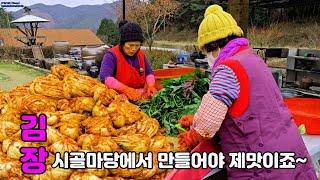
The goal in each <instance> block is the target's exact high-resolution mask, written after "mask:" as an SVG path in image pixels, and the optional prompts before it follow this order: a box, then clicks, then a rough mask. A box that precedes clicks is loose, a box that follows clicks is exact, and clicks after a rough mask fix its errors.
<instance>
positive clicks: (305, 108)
mask: <svg viewBox="0 0 320 180" xmlns="http://www.w3.org/2000/svg"><path fill="white" fill-rule="evenodd" d="M284 102H285V103H286V105H287V106H288V108H289V109H290V111H291V113H292V116H293V119H294V121H295V123H296V124H297V126H300V125H301V124H304V125H305V127H306V133H307V134H320V99H314V98H288V99H285V100H284Z"/></svg>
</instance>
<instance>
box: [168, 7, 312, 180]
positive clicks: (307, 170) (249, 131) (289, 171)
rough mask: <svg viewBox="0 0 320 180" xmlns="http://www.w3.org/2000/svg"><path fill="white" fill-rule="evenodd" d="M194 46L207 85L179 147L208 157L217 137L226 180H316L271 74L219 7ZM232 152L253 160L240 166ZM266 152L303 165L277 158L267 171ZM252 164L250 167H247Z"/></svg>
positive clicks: (200, 172) (186, 173)
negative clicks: (202, 57) (205, 65)
mask: <svg viewBox="0 0 320 180" xmlns="http://www.w3.org/2000/svg"><path fill="white" fill-rule="evenodd" d="M198 45H199V47H200V49H202V50H203V51H204V52H206V54H207V58H208V61H209V64H210V66H211V70H212V73H211V75H212V80H211V83H210V88H209V91H208V93H207V94H205V95H204V96H203V98H202V102H201V105H200V107H199V109H198V110H197V112H196V114H195V115H194V117H193V122H192V125H191V126H190V130H189V131H188V132H186V133H184V134H181V135H180V136H179V144H180V145H181V146H183V147H189V148H190V149H193V148H194V147H195V148H194V149H193V151H196V152H208V151H209V152H210V149H211V150H214V148H213V140H212V138H213V136H214V135H217V136H218V137H219V139H220V142H219V144H220V145H221V150H222V153H223V154H224V156H225V159H224V162H225V168H226V169H227V174H228V179H237V180H244V179H267V180H269V179H270V180H271V179H272V180H273V179H286V180H291V179H297V180H300V179H301V180H304V179H308V180H317V177H316V173H315V170H314V168H313V165H312V161H311V159H310V156H309V154H308V151H307V149H306V147H305V145H304V142H303V140H302V137H301V135H300V134H299V131H298V129H297V126H296V125H295V124H294V121H293V120H292V117H291V114H290V112H289V110H288V108H287V107H286V106H285V104H284V102H283V99H282V97H281V93H280V90H279V88H278V87H277V85H276V83H275V81H274V79H273V76H272V74H271V72H270V71H269V69H268V67H267V65H266V64H265V63H264V61H263V60H262V59H261V58H260V57H259V56H257V55H256V54H255V52H254V51H253V50H252V49H251V48H250V47H249V42H248V40H247V39H246V38H243V31H242V30H241V28H240V27H239V26H238V25H237V23H236V21H235V20H234V19H233V17H232V16H231V15H230V14H228V13H227V12H225V11H223V9H222V8H221V7H220V6H218V5H212V6H210V7H208V8H207V10H206V12H205V17H204V19H203V21H202V22H201V24H200V27H199V31H198ZM211 152H212V151H211ZM237 152H244V153H252V154H255V155H256V158H254V157H253V156H254V155H252V154H251V156H250V157H251V160H250V159H248V160H249V161H247V162H241V160H243V159H244V158H241V157H240V156H235V155H234V156H231V155H232V154H231V153H235V154H237ZM258 152H259V153H261V156H260V157H259V155H257V153H258ZM267 152H268V153H276V152H278V153H282V152H292V153H295V157H301V158H306V159H307V160H308V161H307V162H306V163H295V162H293V163H294V165H293V166H290V167H289V166H288V164H287V163H281V161H279V158H280V157H281V154H280V155H279V158H276V160H274V159H271V162H273V163H274V164H273V165H272V166H271V168H270V167H267V166H265V164H264V163H266V162H267V161H262V157H264V153H267ZM269 157H270V156H269ZM280 159H281V158H280ZM245 160H246V159H245ZM252 160H253V161H254V162H256V164H254V165H253V166H252ZM267 164H268V166H269V165H270V163H267ZM281 168H282V169H281ZM209 171H210V169H204V168H200V169H199V168H198V169H195V168H191V169H183V170H174V171H173V173H171V174H170V175H169V176H168V177H167V178H166V179H181V180H182V179H202V178H203V176H204V175H206V174H207V173H208V172H209Z"/></svg>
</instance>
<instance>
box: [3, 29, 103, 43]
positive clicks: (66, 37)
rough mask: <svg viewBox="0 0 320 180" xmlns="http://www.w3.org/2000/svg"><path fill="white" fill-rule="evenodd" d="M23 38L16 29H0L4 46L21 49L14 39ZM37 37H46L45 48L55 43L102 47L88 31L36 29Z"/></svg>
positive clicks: (97, 39) (96, 38)
mask: <svg viewBox="0 0 320 180" xmlns="http://www.w3.org/2000/svg"><path fill="white" fill-rule="evenodd" d="M17 36H20V37H21V36H24V35H23V34H22V33H21V32H20V31H19V30H17V29H8V28H5V29H0V39H1V40H2V41H3V43H4V46H15V47H22V46H24V44H23V43H21V42H19V41H17V40H16V39H15V37H17ZM37 36H46V38H47V40H46V42H45V43H44V45H45V46H52V44H53V43H54V42H55V41H68V42H69V43H70V45H72V46H96V45H104V44H105V43H104V42H103V41H101V40H100V39H99V38H98V37H97V36H96V35H95V34H94V33H93V32H92V31H91V30H90V29H38V34H37Z"/></svg>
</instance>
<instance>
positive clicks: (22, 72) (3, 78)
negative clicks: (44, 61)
mask: <svg viewBox="0 0 320 180" xmlns="http://www.w3.org/2000/svg"><path fill="white" fill-rule="evenodd" d="M43 74H44V73H42V72H39V71H36V70H34V69H31V68H28V67H24V66H21V65H18V64H0V89H1V90H5V91H9V90H11V89H12V88H14V87H16V86H19V85H23V84H26V83H28V82H30V81H32V80H33V79H34V78H35V77H37V76H41V75H43Z"/></svg>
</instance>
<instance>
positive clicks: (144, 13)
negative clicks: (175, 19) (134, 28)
mask: <svg viewBox="0 0 320 180" xmlns="http://www.w3.org/2000/svg"><path fill="white" fill-rule="evenodd" d="M177 8H178V3H177V1H175V0H150V1H137V0H127V1H126V12H127V19H128V20H129V21H133V22H136V23H138V24H139V25H140V26H141V28H142V29H143V31H144V34H145V38H146V42H147V44H148V46H149V50H151V47H152V45H153V42H154V39H155V37H156V33H157V32H159V30H160V29H161V27H163V25H164V24H165V22H166V20H168V19H170V18H171V17H172V16H173V14H174V13H175V12H176V10H177Z"/></svg>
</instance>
